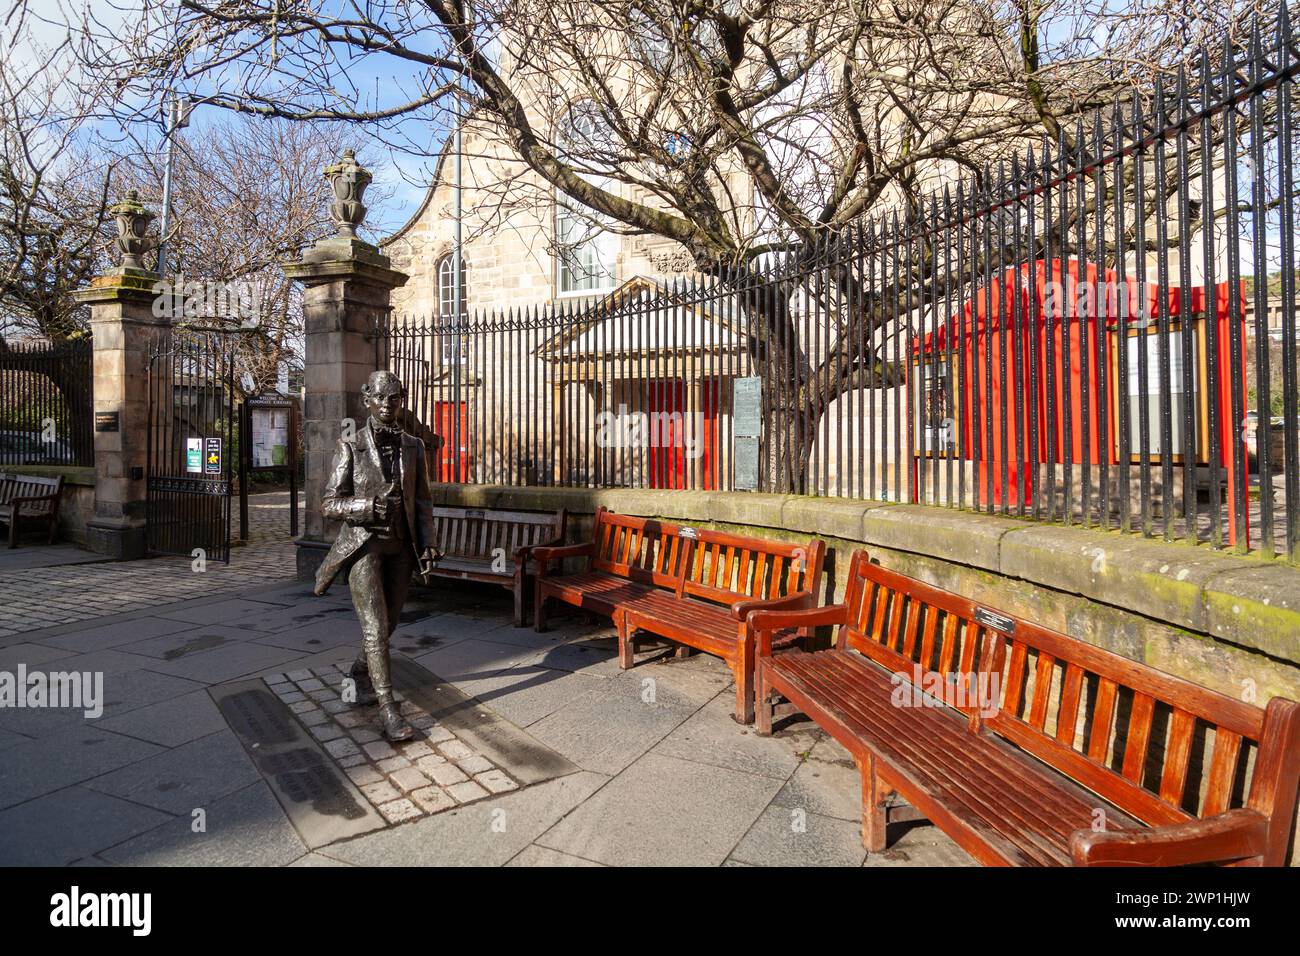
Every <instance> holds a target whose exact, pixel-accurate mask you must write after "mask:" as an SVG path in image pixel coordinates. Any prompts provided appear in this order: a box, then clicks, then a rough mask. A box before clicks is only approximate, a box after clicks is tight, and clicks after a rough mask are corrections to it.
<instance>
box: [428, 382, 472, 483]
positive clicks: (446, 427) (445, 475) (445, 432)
mask: <svg viewBox="0 0 1300 956" xmlns="http://www.w3.org/2000/svg"><path fill="white" fill-rule="evenodd" d="M433 404H434V429H435V430H436V431H437V433H438V434H439V435H440V436H441V437H442V450H441V451H439V452H438V473H437V474H436V475H435V476H434V480H435V481H460V482H466V481H469V480H470V473H469V403H468V402H434V403H433ZM457 419H459V421H458V420H457ZM457 456H459V460H460V473H459V474H457V473H456V461H457Z"/></svg>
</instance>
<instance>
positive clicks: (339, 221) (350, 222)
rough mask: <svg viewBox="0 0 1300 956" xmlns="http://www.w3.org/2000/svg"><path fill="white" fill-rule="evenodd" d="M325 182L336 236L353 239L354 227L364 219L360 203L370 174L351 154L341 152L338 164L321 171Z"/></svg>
mask: <svg viewBox="0 0 1300 956" xmlns="http://www.w3.org/2000/svg"><path fill="white" fill-rule="evenodd" d="M325 178H326V179H327V180H329V184H330V189H331V190H333V193H334V201H333V202H332V203H330V216H331V217H333V219H334V225H335V227H336V228H337V229H338V234H339V236H341V237H342V238H344V239H355V238H357V227H358V226H360V225H361V221H362V220H363V219H365V218H366V207H365V205H364V204H363V202H362V199H363V197H364V196H365V193H366V187H367V186H369V185H370V181H371V179H373V178H374V177H372V176H371V175H370V170H368V169H366V168H365V167H364V166H362V165H361V164H360V163H358V162H357V154H356V152H355V151H354V150H351V149H345V150H343V155H342V156H340V157H339V159H338V162H335V163H331V164H330V165H329V166H326V167H325Z"/></svg>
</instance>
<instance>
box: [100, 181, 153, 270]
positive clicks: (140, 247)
mask: <svg viewBox="0 0 1300 956" xmlns="http://www.w3.org/2000/svg"><path fill="white" fill-rule="evenodd" d="M108 214H109V215H111V216H112V217H113V218H114V219H115V220H116V221H117V238H116V239H115V240H114V241H115V244H116V245H117V250H118V252H119V253H121V256H122V264H121V268H123V269H140V270H143V269H145V264H144V258H143V257H144V255H145V253H147V252H150V251H151V250H152V249H154V248H155V246H156V245H157V244H156V243H155V242H154V240H153V239H152V238H151V237H150V236H149V235H148V234H147V233H148V230H149V223H151V222H153V220H154V214H153V213H151V212H150V211H149V210H148V209H147V208H145V205H144V203H142V202H140V194H139V193H138V192H136V191H135V190H134V189H129V190H127V193H126V195H125V196H124V197H122V200H121V202H117V203H114V204H113V205H111V206H109V207H108Z"/></svg>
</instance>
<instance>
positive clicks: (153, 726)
mask: <svg viewBox="0 0 1300 956" xmlns="http://www.w3.org/2000/svg"><path fill="white" fill-rule="evenodd" d="M99 726H100V727H102V728H104V729H105V730H112V731H115V732H116V733H120V734H125V735H127V736H128V737H137V738H139V739H141V740H147V741H150V742H151V743H155V744H162V745H163V746H164V747H179V746H180V745H181V744H185V743H189V742H190V741H191V740H197V739H198V738H200V737H206V736H207V735H208V734H212V733H216V732H217V731H218V730H221V729H223V728H224V727H225V726H226V722H225V721H224V720H222V719H221V714H220V712H219V711H218V710H217V706H216V704H214V703H213V702H212V698H211V697H209V696H208V694H207V691H205V690H203V689H201V688H200V689H199V690H194V691H191V692H190V693H188V694H182V695H181V696H179V697H173V698H172V699H170V700H164V701H160V702H159V703H157V704H151V705H148V706H145V707H137V708H136V709H134V710H132V711H130V712H129V713H126V714H122V715H121V716H116V717H105V718H104V719H103V720H101V721H100V722H99Z"/></svg>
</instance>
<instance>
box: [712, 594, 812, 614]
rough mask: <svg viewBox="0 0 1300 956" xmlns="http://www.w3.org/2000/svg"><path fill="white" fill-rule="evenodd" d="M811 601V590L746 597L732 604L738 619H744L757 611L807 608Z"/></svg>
mask: <svg viewBox="0 0 1300 956" xmlns="http://www.w3.org/2000/svg"><path fill="white" fill-rule="evenodd" d="M811 603H813V594H812V592H811V591H796V592H795V593H794V594H787V595H786V596H785V597H775V598H746V599H745V600H743V601H737V602H736V603H735V604H733V605H731V613H732V616H733V617H735V619H736V620H737V621H743V620H744V619H745V618H747V617H749V615H750V614H751V613H753V612H755V611H794V610H799V609H802V608H805V607H807V606H808V605H809V604H811Z"/></svg>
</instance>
